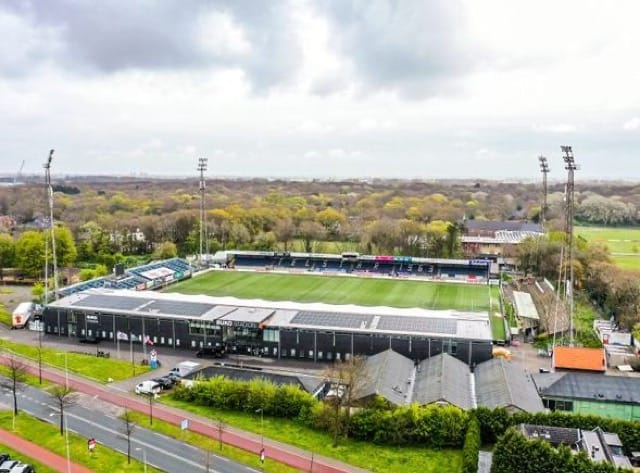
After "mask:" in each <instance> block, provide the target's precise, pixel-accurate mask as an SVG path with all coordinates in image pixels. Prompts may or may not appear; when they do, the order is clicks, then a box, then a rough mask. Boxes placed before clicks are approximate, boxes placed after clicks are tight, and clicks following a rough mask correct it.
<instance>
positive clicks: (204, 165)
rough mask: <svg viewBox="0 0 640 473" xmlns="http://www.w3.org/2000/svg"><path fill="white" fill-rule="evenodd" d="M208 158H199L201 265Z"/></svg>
mask: <svg viewBox="0 0 640 473" xmlns="http://www.w3.org/2000/svg"><path fill="white" fill-rule="evenodd" d="M207 161H208V160H207V158H198V171H200V265H201V266H202V259H203V258H202V255H203V243H204V239H205V212H204V192H205V188H206V183H205V180H204V172H205V171H206V170H207Z"/></svg>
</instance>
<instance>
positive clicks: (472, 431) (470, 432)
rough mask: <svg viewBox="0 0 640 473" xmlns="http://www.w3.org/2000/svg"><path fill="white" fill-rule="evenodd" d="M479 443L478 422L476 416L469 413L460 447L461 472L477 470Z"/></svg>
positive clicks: (468, 472)
mask: <svg viewBox="0 0 640 473" xmlns="http://www.w3.org/2000/svg"><path fill="white" fill-rule="evenodd" d="M481 444H482V439H481V438H480V424H479V423H478V419H477V418H476V416H475V415H471V416H470V417H469V426H468V427H467V434H466V435H465V437H464V445H463V447H462V473H477V472H478V454H479V453H480V446H481Z"/></svg>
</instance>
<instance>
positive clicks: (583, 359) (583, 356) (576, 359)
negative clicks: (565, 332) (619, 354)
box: [551, 346, 607, 372]
mask: <svg viewBox="0 0 640 473" xmlns="http://www.w3.org/2000/svg"><path fill="white" fill-rule="evenodd" d="M551 366H552V367H553V368H555V369H566V370H581V371H601V372H604V371H606V369H607V362H606V357H605V351H604V348H582V347H564V346H557V347H555V348H554V349H553V357H552V360H551Z"/></svg>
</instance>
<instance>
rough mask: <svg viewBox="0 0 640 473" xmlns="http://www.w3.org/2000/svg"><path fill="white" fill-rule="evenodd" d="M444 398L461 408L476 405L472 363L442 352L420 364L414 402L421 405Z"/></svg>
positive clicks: (469, 407)
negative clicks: (471, 375)
mask: <svg viewBox="0 0 640 473" xmlns="http://www.w3.org/2000/svg"><path fill="white" fill-rule="evenodd" d="M439 401H445V402H448V403H449V404H453V405H454V406H457V407H459V408H460V409H465V410H467V409H471V408H473V400H472V398H471V377H470V372H469V365H467V364H466V363H464V362H463V361H460V360H458V359H457V358H454V357H453V356H451V355H449V354H447V353H442V354H440V355H436V356H434V357H432V358H427V359H426V360H424V361H422V362H421V363H420V364H419V365H418V369H417V372H416V382H415V387H414V393H413V402H417V403H418V404H420V405H426V404H432V403H434V402H439Z"/></svg>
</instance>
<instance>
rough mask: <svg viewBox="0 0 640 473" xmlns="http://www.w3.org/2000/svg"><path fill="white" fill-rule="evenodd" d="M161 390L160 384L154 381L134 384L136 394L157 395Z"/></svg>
mask: <svg viewBox="0 0 640 473" xmlns="http://www.w3.org/2000/svg"><path fill="white" fill-rule="evenodd" d="M160 391H162V385H161V384H160V383H157V382H155V381H143V382H141V383H139V384H137V385H136V394H148V395H149V394H153V395H158V394H159V393H160Z"/></svg>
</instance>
